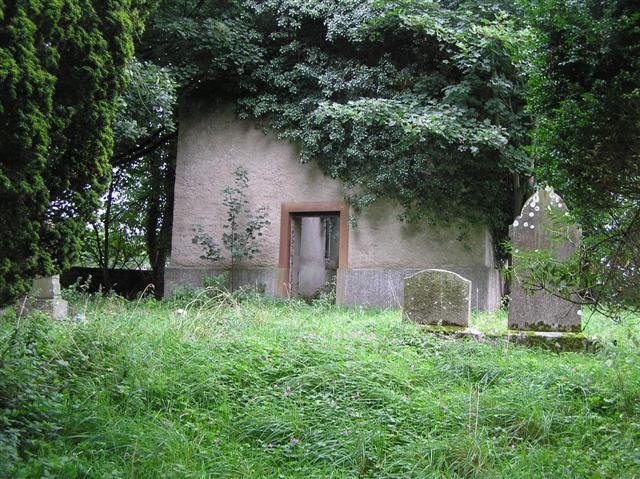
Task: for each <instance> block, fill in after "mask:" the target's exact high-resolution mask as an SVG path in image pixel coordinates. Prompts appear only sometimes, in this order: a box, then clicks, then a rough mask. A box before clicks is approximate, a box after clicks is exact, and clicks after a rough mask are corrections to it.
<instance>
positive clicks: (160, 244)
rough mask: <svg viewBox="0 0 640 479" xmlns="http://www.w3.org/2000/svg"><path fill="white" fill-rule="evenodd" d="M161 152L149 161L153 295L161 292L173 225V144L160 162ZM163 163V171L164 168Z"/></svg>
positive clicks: (148, 238)
mask: <svg viewBox="0 0 640 479" xmlns="http://www.w3.org/2000/svg"><path fill="white" fill-rule="evenodd" d="M163 154H167V153H166V152H164V151H162V150H161V151H160V152H159V155H157V156H156V157H155V158H154V159H153V160H152V161H151V164H150V168H149V170H150V174H151V178H150V180H151V185H150V190H149V191H150V196H149V198H148V202H147V204H148V207H147V213H146V228H145V229H146V231H145V242H146V247H147V256H148V258H149V264H150V265H151V277H152V281H153V286H154V294H155V296H156V298H162V296H163V294H164V272H165V264H166V261H167V257H168V256H169V253H170V251H171V229H172V224H173V189H174V182H175V143H174V144H173V145H172V146H171V149H170V150H169V152H168V154H169V158H168V159H167V161H166V163H164V162H163V158H162V156H161V155H163ZM163 163H164V167H165V168H164V171H163V168H162V166H163Z"/></svg>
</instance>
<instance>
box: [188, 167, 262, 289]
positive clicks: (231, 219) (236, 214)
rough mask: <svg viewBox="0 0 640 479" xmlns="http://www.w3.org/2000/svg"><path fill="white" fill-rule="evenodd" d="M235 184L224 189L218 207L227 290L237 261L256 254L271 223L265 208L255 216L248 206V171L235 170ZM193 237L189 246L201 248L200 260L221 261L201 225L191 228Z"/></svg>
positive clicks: (217, 249)
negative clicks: (222, 217)
mask: <svg viewBox="0 0 640 479" xmlns="http://www.w3.org/2000/svg"><path fill="white" fill-rule="evenodd" d="M234 175H235V185H234V186H231V185H229V186H226V187H225V188H224V191H223V193H224V198H223V200H222V204H223V205H224V206H225V207H226V208H227V222H226V224H224V225H223V226H222V228H223V229H224V230H225V231H224V233H222V238H221V239H222V244H223V245H224V247H225V249H226V250H227V251H228V252H229V266H230V268H229V272H230V278H229V283H230V286H231V289H233V288H234V286H235V281H234V280H235V276H236V273H237V270H238V265H239V264H240V262H241V261H244V260H246V259H252V258H253V257H254V256H255V255H256V254H258V253H259V252H260V236H262V230H263V229H264V228H265V227H266V226H268V225H269V224H271V222H270V221H269V208H268V207H267V206H260V207H259V208H258V209H257V210H256V211H255V213H254V212H252V211H251V209H250V207H249V200H248V199H247V193H246V192H247V188H248V186H249V172H248V171H247V170H246V169H244V168H243V167H242V166H239V167H238V168H236V170H235V172H234ZM193 230H194V232H195V236H194V237H193V243H195V244H199V245H200V246H202V247H203V249H204V253H203V255H202V256H201V257H202V259H206V260H209V261H223V260H224V259H225V258H224V256H223V254H222V249H221V248H220V246H218V243H216V241H215V240H214V239H213V237H212V236H211V235H210V234H208V233H206V232H205V231H204V230H203V228H202V226H201V225H194V227H193Z"/></svg>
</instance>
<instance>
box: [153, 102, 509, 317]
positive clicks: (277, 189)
mask: <svg viewBox="0 0 640 479" xmlns="http://www.w3.org/2000/svg"><path fill="white" fill-rule="evenodd" d="M238 166H242V167H244V168H245V169H246V170H247V171H248V173H249V186H248V189H247V195H248V198H249V200H250V202H251V205H252V209H253V210H254V211H255V210H256V209H257V208H258V207H259V206H262V205H266V206H268V207H269V210H270V214H269V219H270V222H271V224H270V225H268V226H267V227H266V229H265V230H263V236H262V237H261V243H260V245H261V249H260V252H259V254H257V255H256V257H254V258H253V259H251V260H246V261H243V262H242V263H241V264H240V265H239V269H238V271H237V273H236V278H237V279H236V281H234V282H235V283H239V284H261V285H263V287H264V289H265V291H266V292H267V293H268V294H271V295H277V296H281V297H292V296H313V295H314V294H316V293H317V292H318V291H321V290H322V289H323V288H324V287H326V284H327V283H330V282H332V281H335V287H336V302H337V303H338V304H345V305H364V306H380V307H397V306H400V305H401V304H402V297H403V279H404V278H405V277H406V276H409V275H411V274H413V273H415V272H416V271H419V270H422V269H428V268H438V269H447V270H450V271H454V272H456V273H458V274H460V275H462V276H464V277H465V278H467V279H470V280H471V281H472V290H473V291H472V307H474V308H478V309H483V310H493V309H495V308H496V307H497V306H498V304H499V301H500V277H499V274H498V271H497V270H496V269H495V266H494V253H493V245H492V241H491V236H490V234H489V232H488V230H487V229H484V228H481V227H474V228H473V229H472V230H471V234H470V235H468V236H469V237H468V238H467V239H466V240H465V241H458V240H457V239H456V237H457V233H456V232H455V230H454V229H453V228H447V227H434V226H431V225H426V224H407V223H404V222H402V221H400V220H399V219H398V214H399V213H400V210H399V208H398V207H397V206H394V205H393V204H390V203H388V202H380V203H379V204H376V205H374V206H372V207H369V208H367V209H365V210H364V211H363V212H362V213H361V214H360V216H359V217H358V222H357V227H353V226H352V225H351V224H350V222H349V214H350V211H349V206H348V204H347V203H346V202H345V189H344V188H343V186H342V184H341V183H340V181H338V180H334V179H331V178H328V177H326V176H324V175H323V174H322V172H321V171H320V170H319V168H318V167H317V166H316V165H315V164H301V163H300V161H299V157H298V150H297V147H296V146H295V145H293V144H290V143H285V142H282V141H279V140H278V139H277V138H276V137H275V135H273V134H268V135H265V134H264V133H263V132H262V131H261V130H260V129H259V128H256V126H255V124H254V123H253V122H251V121H245V120H238V119H237V118H236V116H235V114H234V111H233V108H231V107H222V108H220V107H218V108H212V107H209V106H207V105H204V104H202V103H195V102H194V103H191V104H190V105H188V106H187V107H186V108H184V109H183V111H182V113H181V118H180V130H179V138H178V157H177V166H176V183H175V206H174V217H173V232H172V250H171V263H170V265H169V266H168V267H167V269H166V274H165V290H166V292H170V291H171V289H172V288H174V287H175V286H176V285H185V284H190V285H195V286H199V285H201V284H202V278H203V276H212V275H215V274H218V273H220V272H222V271H223V270H224V269H225V267H228V265H227V264H225V263H224V262H223V263H216V262H210V261H208V260H205V259H202V258H201V256H202V254H203V250H202V247H201V246H200V245H198V244H195V243H194V242H193V237H194V230H193V228H194V225H201V226H202V227H203V229H204V231H206V232H208V233H209V234H211V236H212V237H213V238H214V240H215V241H216V242H217V243H219V244H221V243H222V241H221V240H220V238H221V237H222V233H223V231H225V230H224V229H223V226H224V224H225V222H226V208H225V207H224V206H223V204H222V201H223V190H224V188H225V187H226V186H228V185H233V184H234V171H235V170H236V168H237V167H238ZM227 256H228V255H227Z"/></svg>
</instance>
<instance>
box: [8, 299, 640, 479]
mask: <svg viewBox="0 0 640 479" xmlns="http://www.w3.org/2000/svg"><path fill="white" fill-rule="evenodd" d="M72 307H74V308H79V309H80V311H81V312H82V313H83V314H84V315H85V316H86V321H84V322H78V323H72V324H59V323H56V322H53V321H50V322H47V323H44V325H45V326H46V331H47V333H46V335H43V336H41V338H42V341H43V342H44V344H45V345H46V349H47V350H48V351H50V352H49V353H47V354H45V355H43V356H41V357H42V362H43V363H45V361H47V362H46V363H45V364H47V365H48V366H46V367H47V368H49V369H52V370H55V371H56V374H55V376H53V377H52V378H42V379H41V380H38V381H34V382H32V384H33V385H34V386H38V387H41V388H43V389H42V390H41V391H48V390H51V389H54V388H58V389H59V390H60V391H63V393H62V394H64V398H65V399H64V401H60V402H59V404H58V406H57V407H59V409H57V410H56V418H57V419H56V421H55V422H56V424H57V427H59V428H60V429H59V430H58V431H57V432H56V438H57V440H56V441H54V440H52V439H51V438H48V439H47V440H40V441H37V447H35V448H32V449H30V450H29V453H28V454H22V455H20V456H19V457H18V458H17V459H16V458H10V459H9V460H8V461H0V464H6V465H7V467H9V468H10V471H11V473H10V475H11V476H17V477H42V476H45V470H46V471H47V472H48V474H49V475H50V476H54V477H71V478H73V477H207V476H212V477H279V476H283V477H293V478H295V477H301V478H302V477H305V478H309V477H323V478H324V477H358V476H360V477H375V478H388V477H389V478H390V477H396V478H397V477H415V478H425V477H434V478H436V477H450V478H463V477H466V478H469V477H479V478H493V477H513V478H530V477H590V476H591V477H598V476H600V477H621V478H622V477H625V478H627V477H628V478H630V477H634V475H635V476H637V475H638V473H639V472H640V471H639V468H640V465H639V464H638V462H637V459H638V458H637V444H638V442H639V441H640V429H639V428H638V425H639V424H640V409H639V405H638V403H637V400H636V398H637V397H638V394H640V370H639V369H638V367H637V364H638V360H640V358H639V357H638V345H637V343H634V338H635V340H636V341H637V338H638V323H637V321H638V318H637V317H636V318H635V319H633V320H632V321H630V322H628V323H625V324H622V325H614V324H612V323H611V322H610V321H606V320H603V319H602V318H600V317H594V318H592V319H591V322H590V323H589V325H588V332H589V334H597V335H598V336H602V337H603V340H604V341H603V342H604V346H603V349H602V350H601V351H600V352H598V353H597V354H579V353H560V354H557V353H552V352H548V351H544V350H536V349H526V348H519V347H514V346H512V345H507V344H500V345H489V344H481V343H478V342H474V341H467V340H459V341H453V340H445V339H441V338H439V337H438V336H436V335H430V334H426V333H425V332H424V331H423V330H422V329H421V328H420V327H419V326H417V325H415V324H412V323H409V322H405V321H402V320H401V318H400V314H399V312H397V311H385V312H376V311H364V310H358V309H344V308H336V307H330V306H327V305H321V306H317V307H316V306H313V305H306V304H304V303H302V302H295V301H290V302H272V301H266V300H259V301H258V300H253V301H245V302H243V303H242V304H241V305H238V304H237V303H235V302H228V303H224V304H220V303H210V304H209V306H208V307H204V308H198V307H196V308H187V309H178V308H182V305H181V303H179V302H178V303H172V302H169V301H165V302H157V301H154V300H145V301H139V302H132V303H128V302H125V301H121V300H119V299H118V298H111V299H105V298H102V297H98V298H96V299H94V300H89V301H81V302H80V303H78V304H75V305H72ZM494 322H495V323H497V322H500V323H501V327H502V328H505V327H506V317H505V315H504V313H499V314H497V315H491V317H490V318H487V315H478V316H474V318H473V321H472V323H473V325H474V326H475V327H477V328H479V329H481V330H486V327H487V324H488V323H490V324H489V325H490V326H491V327H493V325H494ZM0 324H2V327H3V331H10V330H12V328H11V326H10V325H9V324H7V323H0ZM613 340H617V344H616V345H614V344H613ZM54 384H56V385H57V386H53V385H54ZM35 390H36V391H40V390H39V389H37V388H35ZM0 391H3V390H0ZM0 394H2V393H1V392H0ZM32 411H33V409H32V403H28V402H26V403H24V407H23V408H21V409H20V410H19V411H18V412H16V415H19V416H21V415H23V414H24V415H26V414H29V413H30V412H32ZM4 433H5V430H4V429H0V434H4ZM39 437H40V436H39ZM45 437H46V436H45Z"/></svg>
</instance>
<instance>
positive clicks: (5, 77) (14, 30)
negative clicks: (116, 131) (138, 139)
mask: <svg viewBox="0 0 640 479" xmlns="http://www.w3.org/2000/svg"><path fill="white" fill-rule="evenodd" d="M144 7H145V5H144V3H143V2H138V1H135V0H106V1H100V2H97V1H90V0H60V1H57V2H40V1H24V0H17V1H13V2H9V3H5V2H4V1H0V115H1V116H0V145H2V150H3V156H2V160H1V162H0V204H2V205H3V207H2V210H1V211H0V251H1V252H2V253H1V254H2V256H1V257H0V303H4V302H6V301H8V300H10V299H12V298H14V297H15V296H16V295H18V294H19V293H21V292H23V291H25V290H26V288H27V287H28V283H27V279H28V278H30V277H32V276H33V275H34V274H36V273H41V274H46V273H51V272H52V271H54V270H56V269H59V268H61V267H64V266H67V265H68V264H69V262H70V260H71V259H72V258H73V257H74V255H75V254H76V253H77V249H78V246H79V242H80V238H81V233H82V231H83V230H84V227H85V224H86V222H87V220H88V219H89V218H90V217H91V215H92V214H93V211H94V209H95V207H96V205H97V203H98V198H99V197H100V196H101V194H102V192H103V191H104V188H105V186H106V184H107V182H108V178H109V162H108V160H109V157H110V155H111V150H112V147H113V132H112V128H111V124H112V121H113V118H114V115H115V111H116V102H115V99H116V97H117V94H118V92H119V91H121V90H122V88H123V86H124V66H125V65H126V63H127V62H128V60H129V59H130V58H131V56H132V54H133V41H132V36H133V33H134V32H135V31H136V30H137V29H139V27H140V20H141V11H142V9H143V8H144Z"/></svg>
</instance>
